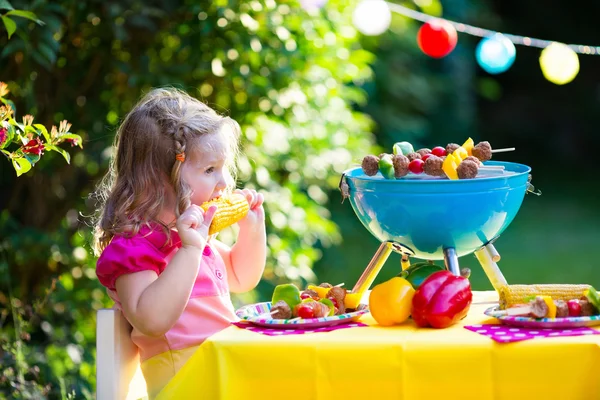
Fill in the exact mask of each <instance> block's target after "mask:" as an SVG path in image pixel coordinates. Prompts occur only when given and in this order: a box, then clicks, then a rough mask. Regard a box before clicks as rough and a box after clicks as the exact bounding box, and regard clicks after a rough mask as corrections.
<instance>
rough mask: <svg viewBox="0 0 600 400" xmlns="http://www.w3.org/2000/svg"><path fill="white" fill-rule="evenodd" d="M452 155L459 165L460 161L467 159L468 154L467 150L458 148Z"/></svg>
mask: <svg viewBox="0 0 600 400" xmlns="http://www.w3.org/2000/svg"><path fill="white" fill-rule="evenodd" d="M452 155H453V156H454V158H458V159H459V160H458V163H459V164H460V163H461V161H462V160H464V159H465V158H467V157H469V153H468V152H467V150H466V149H465V148H464V147H459V148H458V149H456V150H454V152H453V153H452Z"/></svg>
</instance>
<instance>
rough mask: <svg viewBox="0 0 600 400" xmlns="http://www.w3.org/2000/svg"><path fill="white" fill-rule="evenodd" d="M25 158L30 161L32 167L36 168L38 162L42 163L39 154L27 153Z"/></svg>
mask: <svg viewBox="0 0 600 400" xmlns="http://www.w3.org/2000/svg"><path fill="white" fill-rule="evenodd" d="M24 157H25V158H26V159H27V161H29V163H30V164H31V166H34V165H35V163H36V162H38V161H40V156H39V155H37V154H29V153H25V155H24Z"/></svg>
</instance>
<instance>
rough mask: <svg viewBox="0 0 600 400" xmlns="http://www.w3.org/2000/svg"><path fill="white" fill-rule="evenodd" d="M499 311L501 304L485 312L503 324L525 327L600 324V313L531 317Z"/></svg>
mask: <svg viewBox="0 0 600 400" xmlns="http://www.w3.org/2000/svg"><path fill="white" fill-rule="evenodd" d="M498 311H501V310H500V308H499V306H495V307H490V308H488V309H487V310H485V311H484V314H485V315H487V316H489V317H494V318H497V319H498V320H500V321H501V322H502V323H503V324H506V325H512V326H521V327H524V328H577V327H580V326H596V325H600V315H593V316H591V317H567V318H531V317H518V316H514V315H510V316H508V315H505V316H497V314H496V313H497V312H498Z"/></svg>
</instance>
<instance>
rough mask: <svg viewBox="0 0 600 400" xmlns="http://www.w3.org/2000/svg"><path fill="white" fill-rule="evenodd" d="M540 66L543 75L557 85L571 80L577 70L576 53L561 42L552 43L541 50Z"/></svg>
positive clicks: (577, 59) (577, 60)
mask: <svg viewBox="0 0 600 400" xmlns="http://www.w3.org/2000/svg"><path fill="white" fill-rule="evenodd" d="M540 67H541V68H542V73H543V74H544V77H545V78H546V79H548V80H549V81H550V82H552V83H555V84H557V85H564V84H565V83H569V82H571V81H572V80H573V79H574V78H575V76H577V73H578V72H579V58H578V57H577V53H575V52H574V51H573V50H571V49H570V48H569V47H568V46H567V45H565V44H562V43H552V44H551V45H550V46H548V47H546V48H545V49H544V50H542V54H541V55H540Z"/></svg>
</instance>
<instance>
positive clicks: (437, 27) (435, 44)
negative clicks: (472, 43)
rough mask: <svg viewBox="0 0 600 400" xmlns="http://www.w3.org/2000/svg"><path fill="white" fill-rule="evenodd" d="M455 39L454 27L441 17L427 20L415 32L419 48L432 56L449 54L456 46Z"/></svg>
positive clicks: (438, 56) (456, 38)
mask: <svg viewBox="0 0 600 400" xmlns="http://www.w3.org/2000/svg"><path fill="white" fill-rule="evenodd" d="M457 41H458V35H457V34H456V29H454V26H452V24H451V23H450V22H448V21H446V20H443V19H433V20H431V21H427V22H426V23H424V24H423V25H422V26H421V28H420V29H419V33H418V34H417V44H418V45H419V48H420V49H421V51H422V52H423V53H425V54H427V55H428V56H430V57H433V58H442V57H445V56H447V55H448V54H450V53H451V52H452V50H454V48H455V47H456V42H457Z"/></svg>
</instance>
